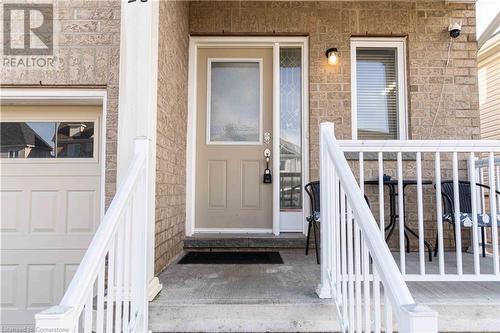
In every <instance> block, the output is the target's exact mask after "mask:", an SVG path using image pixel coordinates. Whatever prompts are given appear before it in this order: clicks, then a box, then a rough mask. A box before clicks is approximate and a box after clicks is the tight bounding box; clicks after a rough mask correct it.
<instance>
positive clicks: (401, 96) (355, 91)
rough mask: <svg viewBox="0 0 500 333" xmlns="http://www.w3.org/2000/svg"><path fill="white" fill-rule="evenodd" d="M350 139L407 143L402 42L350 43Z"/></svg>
mask: <svg viewBox="0 0 500 333" xmlns="http://www.w3.org/2000/svg"><path fill="white" fill-rule="evenodd" d="M351 82H352V84H351V95H352V135H353V139H358V140H398V139H399V140H405V139H407V110H406V109H407V103H406V62H405V39H404V38H352V39H351Z"/></svg>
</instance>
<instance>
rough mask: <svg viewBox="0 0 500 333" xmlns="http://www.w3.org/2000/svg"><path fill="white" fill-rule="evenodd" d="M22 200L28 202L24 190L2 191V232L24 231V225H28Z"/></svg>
mask: <svg viewBox="0 0 500 333" xmlns="http://www.w3.org/2000/svg"><path fill="white" fill-rule="evenodd" d="M2 186H3V184H2ZM22 202H26V200H24V193H23V191H22V190H10V191H9V190H3V189H2V191H0V208H1V221H0V230H1V231H2V233H4V232H5V233H14V232H22V229H23V225H24V226H25V225H26V218H25V214H23V211H24V212H25V211H26V210H22V206H23V205H22Z"/></svg>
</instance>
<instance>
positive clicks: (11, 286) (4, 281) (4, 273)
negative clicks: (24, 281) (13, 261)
mask: <svg viewBox="0 0 500 333" xmlns="http://www.w3.org/2000/svg"><path fill="white" fill-rule="evenodd" d="M19 267H20V265H1V266H0V278H1V279H0V284H1V291H2V294H1V296H0V304H1V306H2V308H6V309H17V308H18V307H19V305H18V297H17V294H18V292H17V289H18V286H17V285H16V284H17V283H19V282H21V280H20V279H19V277H20V275H21V273H20V272H19V270H20V268H19Z"/></svg>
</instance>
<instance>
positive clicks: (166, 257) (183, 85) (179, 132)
mask: <svg viewBox="0 0 500 333" xmlns="http://www.w3.org/2000/svg"><path fill="white" fill-rule="evenodd" d="M159 29H160V31H159V36H160V37H159V55H158V59H159V63H158V115H157V130H156V213H155V215H156V232H155V236H156V237H155V272H160V271H161V270H162V269H163V268H164V267H165V266H166V265H167V264H168V263H169V262H170V261H171V260H172V258H174V257H175V256H176V255H177V254H179V253H180V252H181V251H182V246H183V239H184V235H185V215H186V213H185V211H186V208H185V198H186V133H187V84H188V44H189V30H188V3H187V2H182V1H162V2H161V3H160V27H159Z"/></svg>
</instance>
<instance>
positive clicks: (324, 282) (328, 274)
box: [316, 123, 335, 298]
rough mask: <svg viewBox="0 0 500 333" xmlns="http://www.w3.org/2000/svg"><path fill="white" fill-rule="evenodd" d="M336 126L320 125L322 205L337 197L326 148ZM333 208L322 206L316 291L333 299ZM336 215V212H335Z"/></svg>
mask: <svg viewBox="0 0 500 333" xmlns="http://www.w3.org/2000/svg"><path fill="white" fill-rule="evenodd" d="M334 129H335V127H334V124H333V123H322V124H321V125H320V134H319V145H320V157H319V159H320V166H319V168H320V181H321V183H320V191H321V195H320V202H322V203H333V202H335V201H334V200H335V199H333V198H332V196H333V197H335V193H333V192H334V191H332V189H333V188H334V181H333V178H334V175H333V165H332V163H331V161H330V160H329V157H328V153H327V151H326V147H325V140H324V137H323V136H325V135H334ZM331 213H332V211H331V206H330V205H326V204H323V205H321V219H320V221H321V223H320V229H321V236H320V244H321V262H320V264H321V282H320V284H319V286H318V288H317V290H316V293H317V294H318V296H319V298H332V297H333V296H334V295H333V279H332V276H333V265H332V263H333V241H334V240H333V233H332V230H333V226H332V221H333V216H332V215H331ZM334 214H335V212H334Z"/></svg>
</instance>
